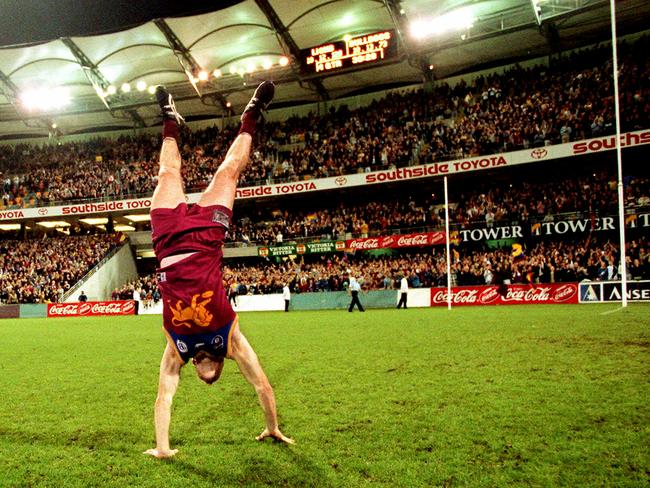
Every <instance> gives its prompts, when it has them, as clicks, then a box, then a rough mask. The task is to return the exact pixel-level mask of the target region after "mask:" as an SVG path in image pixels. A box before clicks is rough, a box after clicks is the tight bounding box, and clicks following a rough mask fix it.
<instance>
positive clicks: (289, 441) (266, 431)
mask: <svg viewBox="0 0 650 488" xmlns="http://www.w3.org/2000/svg"><path fill="white" fill-rule="evenodd" d="M267 437H271V438H272V439H275V440H276V441H280V442H284V443H285V444H295V443H296V441H294V440H293V439H291V438H289V437H287V436H286V435H284V434H283V433H282V432H280V429H275V430H274V431H271V430H269V429H268V428H267V429H264V432H262V433H261V434H260V435H258V436H257V437H256V438H255V439H257V440H258V441H263V440H264V439H266V438H267Z"/></svg>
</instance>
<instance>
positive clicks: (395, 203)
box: [229, 172, 650, 245]
mask: <svg viewBox="0 0 650 488" xmlns="http://www.w3.org/2000/svg"><path fill="white" fill-rule="evenodd" d="M616 186H617V182H616V178H615V177H614V176H611V174H610V175H608V174H607V173H606V172H599V173H595V174H590V175H589V176H583V177H576V178H563V179H560V180H550V181H544V180H543V179H542V178H540V177H536V178H535V179H533V177H530V178H529V179H527V180H521V179H519V180H514V181H513V182H512V183H501V184H499V183H497V182H495V181H489V182H477V183H473V184H471V185H458V187H457V188H459V189H456V188H453V187H452V188H451V192H450V207H451V209H452V211H451V213H450V223H451V224H452V226H454V225H456V226H459V227H461V228H467V227H470V226H482V227H493V226H498V225H500V224H504V223H510V222H518V223H526V222H549V221H553V220H554V219H556V218H558V217H559V216H561V215H565V216H566V215H568V214H573V215H576V216H580V217H584V218H589V217H591V216H603V215H616V213H617V202H618V199H617V188H616ZM624 187H625V193H624V195H625V204H626V209H628V210H632V209H635V210H638V209H648V210H650V179H649V178H646V177H628V178H626V181H625V186H624ZM443 205H444V200H443V199H442V196H441V195H440V194H437V195H432V194H431V193H429V194H427V195H426V196H422V195H420V196H405V195H395V196H392V197H382V198H381V199H376V200H373V199H367V200H365V201H364V202H363V205H360V204H359V202H358V201H356V202H340V203H339V204H338V205H336V206H334V205H332V204H331V203H328V204H327V206H326V207H325V208H323V202H322V201H321V202H320V203H319V204H312V206H310V205H309V204H307V203H304V202H303V201H301V205H300V208H293V209H288V208H284V209H278V208H268V209H260V208H257V209H255V210H254V214H252V215H248V214H247V213H246V211H244V210H238V211H237V212H235V216H234V222H233V225H232V226H231V229H230V235H229V240H231V241H235V242H239V243H245V244H247V243H253V242H255V243H259V244H264V245H272V244H279V243H282V242H287V241H291V240H295V239H301V238H324V239H336V238H341V239H342V238H345V237H346V236H347V237H350V236H353V237H368V236H374V235H386V234H387V233H390V232H392V231H396V230H402V231H405V230H409V229H420V230H421V229H423V228H437V229H440V228H443V227H444V217H445V216H444V206H443Z"/></svg>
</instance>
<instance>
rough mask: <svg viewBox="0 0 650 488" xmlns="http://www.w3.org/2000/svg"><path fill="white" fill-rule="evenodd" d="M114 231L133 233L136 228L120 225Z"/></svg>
mask: <svg viewBox="0 0 650 488" xmlns="http://www.w3.org/2000/svg"><path fill="white" fill-rule="evenodd" d="M113 230H115V231H116V232H131V231H134V230H135V227H133V226H132V225H124V224H118V225H116V226H115V227H113Z"/></svg>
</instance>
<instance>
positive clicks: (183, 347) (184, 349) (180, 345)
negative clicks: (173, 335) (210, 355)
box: [176, 339, 187, 353]
mask: <svg viewBox="0 0 650 488" xmlns="http://www.w3.org/2000/svg"><path fill="white" fill-rule="evenodd" d="M176 347H177V348H178V350H179V351H180V352H182V353H186V352H187V344H185V343H184V342H183V341H181V340H180V339H178V340H177V341H176Z"/></svg>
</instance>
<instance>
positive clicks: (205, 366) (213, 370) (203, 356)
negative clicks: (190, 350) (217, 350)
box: [192, 351, 223, 385]
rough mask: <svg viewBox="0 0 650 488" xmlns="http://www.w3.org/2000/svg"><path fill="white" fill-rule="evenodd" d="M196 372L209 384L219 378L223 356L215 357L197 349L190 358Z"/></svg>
mask: <svg viewBox="0 0 650 488" xmlns="http://www.w3.org/2000/svg"><path fill="white" fill-rule="evenodd" d="M192 364H194V367H195V368H196V374H198V375H199V378H201V380H202V381H204V382H205V383H207V384H208V385H211V384H212V383H214V382H215V381H217V380H218V379H219V377H220V376H221V371H222V370H223V358H218V357H215V356H213V355H211V354H209V353H207V352H205V351H199V352H198V353H196V355H195V356H194V357H193V358H192Z"/></svg>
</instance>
